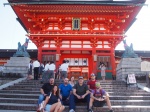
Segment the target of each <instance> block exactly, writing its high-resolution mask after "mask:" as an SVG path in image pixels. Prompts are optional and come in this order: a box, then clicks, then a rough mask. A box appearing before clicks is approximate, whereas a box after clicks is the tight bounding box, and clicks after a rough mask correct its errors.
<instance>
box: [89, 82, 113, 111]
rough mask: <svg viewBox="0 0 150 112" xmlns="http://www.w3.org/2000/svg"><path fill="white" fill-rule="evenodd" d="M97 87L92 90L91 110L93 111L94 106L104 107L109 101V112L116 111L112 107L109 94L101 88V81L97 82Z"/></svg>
mask: <svg viewBox="0 0 150 112" xmlns="http://www.w3.org/2000/svg"><path fill="white" fill-rule="evenodd" d="M95 86H96V89H95V90H93V91H92V93H91V98H90V103H89V111H88V112H93V111H92V106H95V107H103V106H104V104H105V103H107V106H108V108H109V112H114V111H113V110H112V107H111V103H110V100H109V94H108V93H107V92H106V91H105V90H104V89H102V88H101V86H100V83H99V82H96V83H95Z"/></svg>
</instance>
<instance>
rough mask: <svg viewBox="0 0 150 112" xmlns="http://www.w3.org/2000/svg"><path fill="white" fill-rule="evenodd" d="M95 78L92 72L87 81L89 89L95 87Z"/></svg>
mask: <svg viewBox="0 0 150 112" xmlns="http://www.w3.org/2000/svg"><path fill="white" fill-rule="evenodd" d="M95 78H96V76H95V74H94V73H92V74H91V79H90V80H89V81H88V83H87V85H88V87H89V90H90V91H92V90H94V89H96V87H95V83H96V79H95Z"/></svg>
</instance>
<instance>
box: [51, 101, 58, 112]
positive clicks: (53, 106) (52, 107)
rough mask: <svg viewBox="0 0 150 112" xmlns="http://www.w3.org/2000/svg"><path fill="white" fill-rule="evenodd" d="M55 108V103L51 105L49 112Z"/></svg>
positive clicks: (52, 111)
mask: <svg viewBox="0 0 150 112" xmlns="http://www.w3.org/2000/svg"><path fill="white" fill-rule="evenodd" d="M56 106H57V103H54V104H53V105H51V108H50V112H54V110H55V108H56Z"/></svg>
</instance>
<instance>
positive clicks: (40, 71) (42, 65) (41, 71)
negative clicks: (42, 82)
mask: <svg viewBox="0 0 150 112" xmlns="http://www.w3.org/2000/svg"><path fill="white" fill-rule="evenodd" d="M43 71H44V64H43V63H42V62H40V67H39V78H41V76H42V73H43Z"/></svg>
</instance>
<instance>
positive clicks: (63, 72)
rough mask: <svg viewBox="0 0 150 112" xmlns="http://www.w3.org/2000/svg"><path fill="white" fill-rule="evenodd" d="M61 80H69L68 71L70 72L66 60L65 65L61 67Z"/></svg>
mask: <svg viewBox="0 0 150 112" xmlns="http://www.w3.org/2000/svg"><path fill="white" fill-rule="evenodd" d="M59 70H60V75H61V76H60V78H61V79H64V78H67V71H68V64H67V63H66V60H63V64H61V66H60V69H59Z"/></svg>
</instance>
